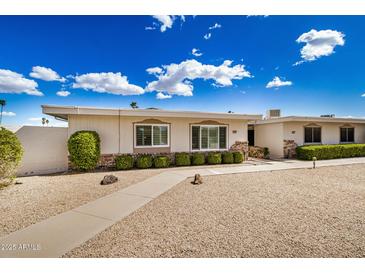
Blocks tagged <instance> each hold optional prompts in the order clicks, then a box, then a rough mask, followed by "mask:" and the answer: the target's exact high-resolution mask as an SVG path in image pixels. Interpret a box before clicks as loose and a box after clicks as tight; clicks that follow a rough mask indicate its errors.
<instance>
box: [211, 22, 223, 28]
mask: <svg viewBox="0 0 365 274" xmlns="http://www.w3.org/2000/svg"><path fill="white" fill-rule="evenodd" d="M221 27H222V25H220V24H218V23H215V24H214V25H213V26H211V27H209V29H220V28H221Z"/></svg>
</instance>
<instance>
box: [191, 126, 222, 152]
mask: <svg viewBox="0 0 365 274" xmlns="http://www.w3.org/2000/svg"><path fill="white" fill-rule="evenodd" d="M191 148H192V150H219V149H227V126H192V127H191Z"/></svg>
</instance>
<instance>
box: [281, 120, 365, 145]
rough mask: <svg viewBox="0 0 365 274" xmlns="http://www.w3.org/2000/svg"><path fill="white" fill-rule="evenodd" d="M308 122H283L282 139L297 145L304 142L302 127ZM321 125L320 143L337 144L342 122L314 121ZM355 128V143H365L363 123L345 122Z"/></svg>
mask: <svg viewBox="0 0 365 274" xmlns="http://www.w3.org/2000/svg"><path fill="white" fill-rule="evenodd" d="M308 124H313V123H308V122H286V123H284V139H287V140H294V141H295V142H296V143H297V144H298V145H303V144H304V127H305V126H306V125H308ZM315 124H316V125H319V126H321V128H322V130H321V132H322V144H339V143H340V127H341V126H344V125H345V124H344V123H333V122H331V123H315ZM346 125H351V126H353V127H354V128H355V143H365V125H363V124H346Z"/></svg>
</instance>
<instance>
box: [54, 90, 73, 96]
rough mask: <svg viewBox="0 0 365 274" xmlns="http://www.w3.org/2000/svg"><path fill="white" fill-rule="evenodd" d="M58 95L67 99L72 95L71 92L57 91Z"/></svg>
mask: <svg viewBox="0 0 365 274" xmlns="http://www.w3.org/2000/svg"><path fill="white" fill-rule="evenodd" d="M56 94H57V95H58V96H61V97H67V96H69V95H70V94H71V92H69V91H66V90H60V91H57V92H56Z"/></svg>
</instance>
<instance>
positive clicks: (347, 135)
mask: <svg viewBox="0 0 365 274" xmlns="http://www.w3.org/2000/svg"><path fill="white" fill-rule="evenodd" d="M343 128H345V129H347V132H346V137H347V138H346V139H349V132H348V129H349V128H353V129H354V140H353V141H352V142H348V141H347V142H341V129H343ZM354 143H355V127H351V126H348V127H340V144H354Z"/></svg>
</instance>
